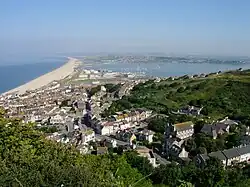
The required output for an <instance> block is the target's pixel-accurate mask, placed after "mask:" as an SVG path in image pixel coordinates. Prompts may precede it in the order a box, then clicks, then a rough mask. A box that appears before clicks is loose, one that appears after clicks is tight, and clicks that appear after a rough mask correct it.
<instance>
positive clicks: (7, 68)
mask: <svg viewBox="0 0 250 187" xmlns="http://www.w3.org/2000/svg"><path fill="white" fill-rule="evenodd" d="M65 62H67V58H65V57H55V58H43V59H36V60H33V61H31V60H30V59H29V60H28V59H27V60H25V59H21V60H18V62H16V63H15V62H14V63H13V62H12V63H11V64H12V65H6V64H8V62H6V63H5V65H0V93H3V92H6V91H8V90H10V89H13V88H15V87H17V86H20V85H22V84H24V83H27V82H29V81H31V80H32V79H35V78H37V77H39V76H41V75H43V74H45V73H48V72H50V71H52V70H54V69H56V68H58V67H60V66H61V65H63V64H64V63H65ZM15 64H18V65H15ZM83 68H85V69H95V70H105V71H114V72H131V73H144V74H145V75H147V76H154V77H169V76H181V75H185V74H199V73H210V72H217V71H227V70H234V69H238V68H243V69H249V68H250V64H240V65H232V64H212V63H201V64H200V63H178V62H176V63H158V62H151V63H115V62H113V63H91V64H84V66H83Z"/></svg>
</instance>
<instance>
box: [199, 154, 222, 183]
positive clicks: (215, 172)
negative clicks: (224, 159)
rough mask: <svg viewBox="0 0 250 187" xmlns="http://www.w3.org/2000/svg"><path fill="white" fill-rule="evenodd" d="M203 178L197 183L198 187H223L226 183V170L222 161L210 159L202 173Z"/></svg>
mask: <svg viewBox="0 0 250 187" xmlns="http://www.w3.org/2000/svg"><path fill="white" fill-rule="evenodd" d="M200 172H201V173H200V175H201V177H200V178H199V181H198V182H197V185H198V186H204V187H210V186H218V187H219V186H220V187H223V186H224V185H225V183H226V179H227V178H226V177H227V176H226V171H225V170H224V168H223V166H222V163H221V161H220V160H218V159H216V158H210V159H208V160H207V164H206V166H205V168H204V169H203V170H201V171H200Z"/></svg>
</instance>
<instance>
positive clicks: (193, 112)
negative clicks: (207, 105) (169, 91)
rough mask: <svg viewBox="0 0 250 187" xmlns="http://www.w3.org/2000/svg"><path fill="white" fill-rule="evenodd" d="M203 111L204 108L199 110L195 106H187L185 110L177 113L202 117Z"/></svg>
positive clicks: (182, 109)
mask: <svg viewBox="0 0 250 187" xmlns="http://www.w3.org/2000/svg"><path fill="white" fill-rule="evenodd" d="M202 109H203V107H201V108H199V107H195V106H187V107H183V108H181V109H179V110H178V111H177V113H179V114H187V115H196V116H198V115H200V113H201V111H202Z"/></svg>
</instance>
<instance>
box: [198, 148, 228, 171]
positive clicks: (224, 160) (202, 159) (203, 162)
mask: <svg viewBox="0 0 250 187" xmlns="http://www.w3.org/2000/svg"><path fill="white" fill-rule="evenodd" d="M210 157H214V158H217V159H219V160H220V161H221V162H222V163H223V165H226V163H227V158H226V156H225V155H224V154H223V153H222V152H221V151H216V152H212V153H209V154H199V155H197V156H196V157H195V163H196V165H197V166H199V167H201V168H203V167H204V166H205V165H206V161H207V160H208V159H209V158H210Z"/></svg>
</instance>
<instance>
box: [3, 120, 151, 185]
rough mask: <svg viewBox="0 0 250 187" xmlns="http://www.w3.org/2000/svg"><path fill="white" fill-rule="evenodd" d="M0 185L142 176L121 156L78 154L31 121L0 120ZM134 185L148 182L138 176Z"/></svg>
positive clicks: (116, 181)
mask: <svg viewBox="0 0 250 187" xmlns="http://www.w3.org/2000/svg"><path fill="white" fill-rule="evenodd" d="M0 121H1V122H0V135H1V136H0V186H25V187H26V186H34V187H35V186H61V185H62V184H63V185H64V186H79V185H80V184H81V185H82V186H105V187H106V186H124V187H127V186H129V185H130V184H133V183H135V182H137V181H139V180H140V179H141V178H143V175H142V174H140V173H139V172H138V171H137V170H136V169H133V168H131V166H130V165H129V164H128V163H127V161H126V159H125V158H124V157H121V156H112V155H105V156H95V155H81V154H80V153H79V152H78V151H77V150H75V149H74V148H73V147H68V146H65V145H61V144H57V143H54V142H51V141H48V140H46V139H45V138H44V137H43V134H42V133H41V132H39V131H37V130H35V129H34V125H33V124H22V123H20V122H19V121H14V120H9V119H8V120H7V119H1V120H0ZM136 186H151V183H150V181H147V180H146V179H145V180H140V181H139V182H138V183H137V184H136Z"/></svg>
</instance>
